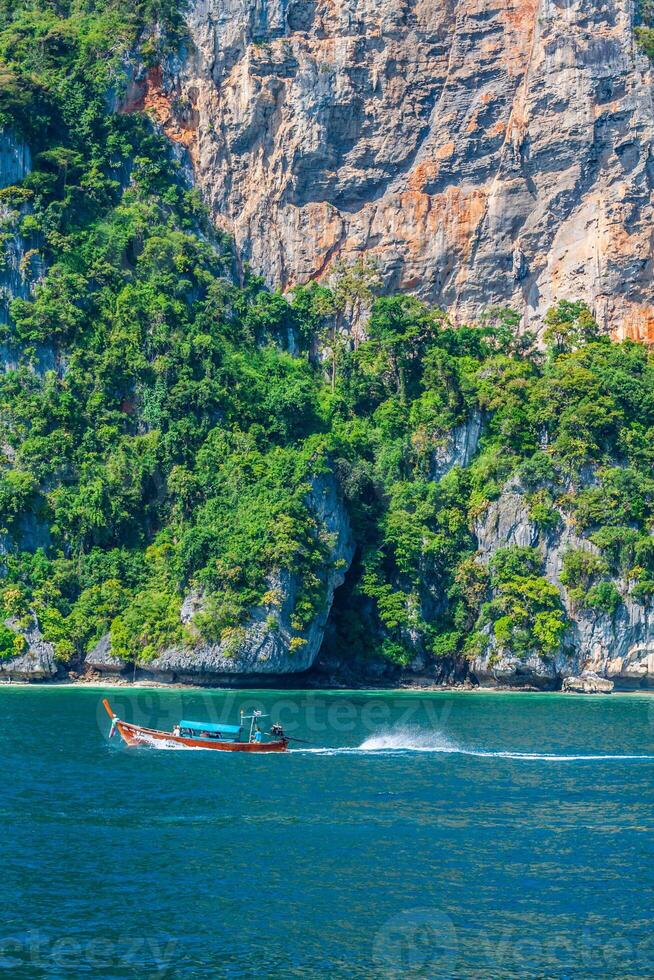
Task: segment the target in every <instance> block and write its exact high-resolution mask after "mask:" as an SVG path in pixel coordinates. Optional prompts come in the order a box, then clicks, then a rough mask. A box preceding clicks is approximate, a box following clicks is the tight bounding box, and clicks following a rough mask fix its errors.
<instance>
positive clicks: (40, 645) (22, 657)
mask: <svg viewBox="0 0 654 980" xmlns="http://www.w3.org/2000/svg"><path fill="white" fill-rule="evenodd" d="M7 626H9V628H10V629H13V630H14V631H15V632H16V633H18V634H20V635H21V636H24V637H25V640H26V642H27V649H26V651H25V653H21V654H19V655H18V656H17V657H10V658H8V659H6V660H5V659H0V678H6V679H9V680H15V681H43V680H51V679H52V678H53V677H54V676H55V674H56V673H57V666H56V664H55V659H54V647H53V646H52V644H51V643H48V641H47V640H44V639H43V634H42V633H41V630H40V629H39V624H38V621H37V619H36V616H34V617H33V622H32V625H31V626H30V627H29V628H28V629H22V628H21V627H20V626H19V624H18V622H17V620H15V619H9V620H7Z"/></svg>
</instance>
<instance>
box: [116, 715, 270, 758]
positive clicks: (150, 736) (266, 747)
mask: <svg viewBox="0 0 654 980" xmlns="http://www.w3.org/2000/svg"><path fill="white" fill-rule="evenodd" d="M115 725H116V728H117V729H118V732H119V733H120V736H121V738H122V740H123V742H125V744H126V745H129V746H137V745H141V746H142V745H152V743H153V742H161V743H168V744H169V745H184V746H187V747H188V748H190V749H215V750H216V751H218V752H286V749H287V747H288V746H287V742H286V741H285V740H280V741H276V742H228V741H225V742H221V741H219V740H218V739H215V738H186V737H185V736H183V735H173V734H172V732H160V731H157V729H156V728H144V727H143V726H141V725H130V724H129V723H128V722H126V721H116V722H115Z"/></svg>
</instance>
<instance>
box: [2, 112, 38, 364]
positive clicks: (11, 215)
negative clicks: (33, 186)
mask: <svg viewBox="0 0 654 980" xmlns="http://www.w3.org/2000/svg"><path fill="white" fill-rule="evenodd" d="M31 169H32V160H31V154H30V150H29V147H28V146H27V144H26V143H24V142H23V141H22V140H21V139H19V138H18V137H17V136H16V134H15V133H12V132H11V131H8V130H3V129H0V191H1V190H3V189H4V188H6V187H11V186H12V185H13V184H17V183H18V182H19V181H21V180H23V178H24V177H26V176H27V174H29V172H30V170H31ZM29 211H30V206H29V203H25V202H16V201H13V200H12V199H11V197H7V198H5V197H0V324H1V323H7V321H8V319H9V303H10V302H11V300H12V299H14V298H15V297H17V296H19V297H21V298H22V299H28V298H29V297H30V296H31V294H32V289H33V287H34V284H35V283H36V282H37V281H38V279H39V277H40V276H41V275H42V273H43V265H42V261H41V257H40V255H39V252H38V248H37V247H36V246H37V245H38V244H39V243H38V242H37V241H36V237H35V236H34V235H27V236H25V235H24V234H22V232H21V229H20V223H21V219H22V218H23V217H24V216H25V215H26V214H29ZM15 364H16V352H15V351H10V350H9V349H8V348H6V347H5V346H4V345H0V366H4V367H14V366H15Z"/></svg>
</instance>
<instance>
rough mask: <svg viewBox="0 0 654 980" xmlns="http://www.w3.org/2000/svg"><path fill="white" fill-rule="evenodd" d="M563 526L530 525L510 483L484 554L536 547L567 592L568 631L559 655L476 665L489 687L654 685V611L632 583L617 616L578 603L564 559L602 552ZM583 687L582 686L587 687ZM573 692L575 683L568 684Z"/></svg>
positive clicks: (492, 518)
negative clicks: (566, 580)
mask: <svg viewBox="0 0 654 980" xmlns="http://www.w3.org/2000/svg"><path fill="white" fill-rule="evenodd" d="M562 517H563V520H562V523H561V525H560V526H559V527H558V528H557V529H556V530H553V531H543V530H541V529H539V528H538V527H536V525H535V524H534V523H533V521H531V520H530V517H529V511H528V507H527V504H526V501H525V497H524V492H523V491H522V489H521V487H520V485H519V483H518V482H517V481H511V482H510V483H509V484H508V485H507V487H505V489H504V492H503V493H502V494H501V496H500V497H499V498H498V499H497V500H496V501H494V502H493V503H492V504H491V505H490V506H489V507H488V509H487V511H486V512H485V513H484V515H483V517H482V518H481V519H480V520H479V522H478V524H477V526H476V529H475V530H476V534H477V540H478V544H479V555H480V557H481V559H482V560H483V561H488V560H489V559H490V558H491V556H492V555H493V554H494V553H495V552H496V551H497V549H498V548H505V547H507V546H511V545H518V546H520V547H533V548H537V549H538V550H539V551H540V552H541V554H542V556H543V573H544V575H545V577H546V578H547V579H548V581H550V582H553V583H554V584H555V585H556V586H557V587H558V588H559V590H560V591H561V597H562V600H563V605H564V607H565V611H566V614H567V617H568V622H569V627H568V631H567V635H566V637H565V640H564V643H563V645H562V647H561V650H560V652H559V653H557V654H556V656H554V657H549V658H548V657H539V656H535V655H534V656H531V657H529V658H527V659H521V658H520V657H517V656H512V655H504V654H500V655H498V654H497V652H491V653H490V654H487V655H485V656H484V657H478V658H477V659H476V660H475V661H473V663H472V664H471V671H472V673H473V674H474V675H475V676H476V677H477V678H478V679H479V681H480V682H481V683H482V684H483V685H490V686H502V685H508V686H521V685H528V686H536V687H544V688H548V687H558V686H559V685H560V684H561V682H562V681H564V682H565V680H566V678H574V677H577V676H578V675H580V674H581V675H584V674H589V675H591V676H595V675H597V676H598V677H599V678H606V679H608V680H610V681H613V682H614V683H615V684H616V685H618V686H620V687H639V686H641V685H646V686H650V685H652V683H654V606H653V605H652V603H651V602H649V603H640V602H636V601H634V600H633V599H632V598H631V596H630V595H629V593H628V590H627V588H626V585H625V583H622V582H618V583H617V584H618V586H619V588H620V592H621V595H622V601H621V602H620V604H619V606H618V608H617V609H616V611H615V612H614V613H613V614H611V613H608V612H602V611H600V610H592V609H583V608H579V607H578V606H577V605H575V604H574V603H573V602H572V601H571V599H570V595H569V593H568V591H567V590H566V589H565V588H564V587H563V586H562V584H561V572H562V569H563V556H564V554H565V552H566V551H567V550H569V549H577V548H581V549H583V550H585V551H590V552H594V553H597V548H596V547H595V546H594V545H593V544H592V543H591V542H590V541H589V540H588V539H587V538H585V537H581V536H580V535H578V534H577V533H576V531H575V530H574V527H573V525H572V523H571V522H570V520H569V519H568V518H566V517H565V516H564V515H562ZM581 686H582V688H583V685H581ZM564 687H566V688H568V689H571V690H573V689H577V688H575V686H574V685H572V686H571V685H570V684H569V683H568V684H564Z"/></svg>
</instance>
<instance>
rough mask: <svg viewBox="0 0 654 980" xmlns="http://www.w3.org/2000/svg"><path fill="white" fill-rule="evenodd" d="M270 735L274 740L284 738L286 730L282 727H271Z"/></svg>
mask: <svg viewBox="0 0 654 980" xmlns="http://www.w3.org/2000/svg"><path fill="white" fill-rule="evenodd" d="M270 734H271V735H272V737H273V738H284V737H285V736H284V729H283V728H282V726H281V725H271V726H270Z"/></svg>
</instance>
